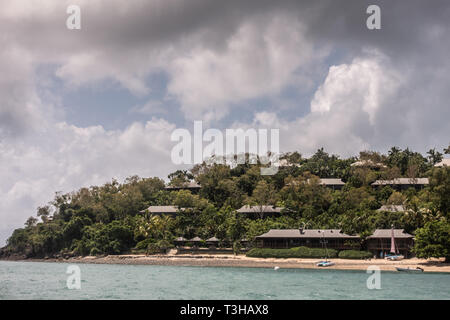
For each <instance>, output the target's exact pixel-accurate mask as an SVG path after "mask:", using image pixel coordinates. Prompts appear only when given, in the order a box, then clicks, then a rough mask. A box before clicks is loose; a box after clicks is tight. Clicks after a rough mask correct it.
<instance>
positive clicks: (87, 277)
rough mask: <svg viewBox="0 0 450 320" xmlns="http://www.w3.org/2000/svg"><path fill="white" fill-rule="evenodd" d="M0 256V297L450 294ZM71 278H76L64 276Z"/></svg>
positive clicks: (325, 279)
mask: <svg viewBox="0 0 450 320" xmlns="http://www.w3.org/2000/svg"><path fill="white" fill-rule="evenodd" d="M69 266H71V265H70V264H68V263H46V262H10V261H0V299H176V300H178V299H202V300H203V299H227V300H228V299H313V300H321V299H446V300H448V299H450V274H445V273H421V274H408V273H399V272H387V271H382V272H381V275H380V284H381V289H372V290H370V289H368V288H367V284H366V283H367V279H368V277H369V276H371V274H368V273H366V272H365V271H347V270H345V271H341V270H316V269H295V270H294V269H279V270H274V269H265V268H234V267H233V268H225V267H223V268H222V267H181V266H151V265H108V264H102V265H100V264H77V266H78V267H79V270H80V279H81V282H80V284H81V288H80V289H79V290H77V289H68V287H67V278H68V277H69V276H70V274H67V273H66V271H67V268H68V267H69ZM71 283H75V282H71Z"/></svg>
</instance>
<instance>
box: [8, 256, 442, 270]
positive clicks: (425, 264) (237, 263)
mask: <svg viewBox="0 0 450 320" xmlns="http://www.w3.org/2000/svg"><path fill="white" fill-rule="evenodd" d="M318 260H319V259H273V258H266V259H264V258H249V257H246V256H245V255H238V256H234V255H222V254H221V255H212V254H211V255H205V254H203V255H193V254H182V255H151V256H146V255H109V256H104V257H95V256H87V257H73V258H68V259H62V258H59V259H52V258H50V259H26V260H19V261H39V262H64V263H90V264H130V265H168V266H199V267H251V268H274V267H279V268H289V269H292V268H298V269H311V268H312V269H323V268H319V267H317V266H316V262H317V261H318ZM16 261H17V260H16ZM332 261H333V262H334V263H335V265H334V266H331V267H327V268H326V269H337V270H367V268H368V267H369V266H378V267H379V268H380V269H381V270H383V271H396V269H395V267H403V268H408V267H410V268H416V267H421V268H422V269H424V271H425V272H450V263H443V262H442V261H443V260H442V259H428V260H426V259H417V258H413V259H404V260H401V261H388V260H384V259H371V260H348V259H332Z"/></svg>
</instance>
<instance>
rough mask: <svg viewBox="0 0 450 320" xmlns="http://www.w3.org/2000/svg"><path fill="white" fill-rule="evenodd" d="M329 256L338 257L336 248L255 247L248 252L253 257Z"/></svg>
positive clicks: (248, 255)
mask: <svg viewBox="0 0 450 320" xmlns="http://www.w3.org/2000/svg"><path fill="white" fill-rule="evenodd" d="M327 253H328V257H329V258H335V257H337V251H336V250H334V249H328V250H325V249H322V248H307V247H295V248H290V249H270V248H253V249H251V250H250V251H249V252H247V257H253V258H324V257H326V256H327Z"/></svg>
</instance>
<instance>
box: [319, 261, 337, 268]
mask: <svg viewBox="0 0 450 320" xmlns="http://www.w3.org/2000/svg"><path fill="white" fill-rule="evenodd" d="M316 265H317V266H318V267H331V266H334V262H332V261H319V262H317V264H316Z"/></svg>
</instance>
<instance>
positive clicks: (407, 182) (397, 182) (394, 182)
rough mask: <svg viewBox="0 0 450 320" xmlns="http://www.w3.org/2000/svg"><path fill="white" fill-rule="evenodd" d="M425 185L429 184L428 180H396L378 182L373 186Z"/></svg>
mask: <svg viewBox="0 0 450 320" xmlns="http://www.w3.org/2000/svg"><path fill="white" fill-rule="evenodd" d="M414 184H415V185H425V184H429V181H428V178H395V179H392V180H377V181H375V182H374V183H372V185H373V186H380V185H414Z"/></svg>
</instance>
